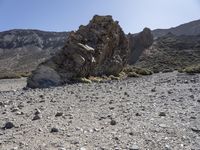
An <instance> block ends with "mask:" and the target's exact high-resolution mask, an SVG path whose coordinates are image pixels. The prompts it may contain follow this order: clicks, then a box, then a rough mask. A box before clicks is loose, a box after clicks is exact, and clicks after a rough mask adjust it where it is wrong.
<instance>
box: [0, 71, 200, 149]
mask: <svg viewBox="0 0 200 150" xmlns="http://www.w3.org/2000/svg"><path fill="white" fill-rule="evenodd" d="M25 82H26V80H25V79H18V80H0V110H1V111H0V126H1V127H2V129H0V149H1V150H11V149H12V150H70V149H71V150H148V149H149V150H192V149H194V150H200V75H185V74H180V73H177V72H173V73H165V74H162V73H160V74H154V75H152V76H146V77H141V78H129V79H126V80H123V81H112V82H109V83H92V84H74V85H66V86H63V87H56V88H49V89H28V90H23V89H22V88H23V87H24V86H25V84H26V83H25Z"/></svg>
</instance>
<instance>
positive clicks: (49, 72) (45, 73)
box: [27, 15, 129, 88]
mask: <svg viewBox="0 0 200 150" xmlns="http://www.w3.org/2000/svg"><path fill="white" fill-rule="evenodd" d="M128 53H129V44H128V40H127V38H126V35H125V34H124V32H123V31H122V29H121V27H120V26H119V25H118V22H117V21H113V19H112V16H97V15H96V16H94V17H93V19H92V20H91V21H90V23H89V24H88V25H87V26H80V28H79V30H78V31H77V32H71V33H70V35H69V37H68V40H67V42H66V45H65V46H64V48H63V50H62V51H61V52H59V53H58V54H57V55H55V56H54V57H52V58H51V59H50V60H48V61H46V62H44V63H42V64H41V65H39V66H38V68H37V69H36V70H35V71H34V72H33V74H32V76H30V77H29V79H28V81H27V86H28V87H31V88H37V87H39V88H45V87H49V86H57V85H61V84H63V83H66V82H69V81H70V80H71V79H72V78H74V77H85V76H89V75H104V74H105V75H110V74H113V75H115V74H118V73H119V72H120V71H121V70H122V69H123V67H124V65H126V63H127V56H128Z"/></svg>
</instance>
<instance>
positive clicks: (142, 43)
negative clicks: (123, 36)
mask: <svg viewBox="0 0 200 150" xmlns="http://www.w3.org/2000/svg"><path fill="white" fill-rule="evenodd" d="M128 40H129V48H130V57H129V60H128V63H129V64H134V63H135V62H136V61H137V60H138V59H139V57H140V56H141V55H142V53H143V51H144V50H145V49H146V48H148V47H150V46H151V45H152V44H153V35H152V34H151V30H150V29H149V28H144V30H143V31H142V32H140V33H138V34H128Z"/></svg>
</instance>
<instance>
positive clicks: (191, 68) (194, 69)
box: [183, 64, 200, 74]
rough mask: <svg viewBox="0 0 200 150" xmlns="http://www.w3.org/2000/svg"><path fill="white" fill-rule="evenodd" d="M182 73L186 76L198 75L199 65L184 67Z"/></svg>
mask: <svg viewBox="0 0 200 150" xmlns="http://www.w3.org/2000/svg"><path fill="white" fill-rule="evenodd" d="M183 72H186V73H188V74H195V73H200V64H198V65H193V66H189V67H186V68H185V69H183Z"/></svg>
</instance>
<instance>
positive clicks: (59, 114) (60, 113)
mask: <svg viewBox="0 0 200 150" xmlns="http://www.w3.org/2000/svg"><path fill="white" fill-rule="evenodd" d="M60 116H63V113H62V112H57V113H56V115H55V117H60Z"/></svg>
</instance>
